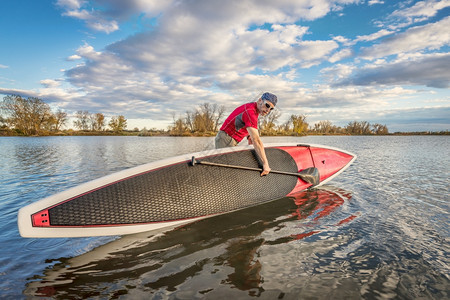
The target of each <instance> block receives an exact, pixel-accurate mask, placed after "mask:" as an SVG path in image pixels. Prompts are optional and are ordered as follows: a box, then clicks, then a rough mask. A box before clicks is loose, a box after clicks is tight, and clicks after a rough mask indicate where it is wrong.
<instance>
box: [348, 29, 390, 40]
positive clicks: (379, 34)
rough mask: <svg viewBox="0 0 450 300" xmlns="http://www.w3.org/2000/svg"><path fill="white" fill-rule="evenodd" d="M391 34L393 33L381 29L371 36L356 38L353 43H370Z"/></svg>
mask: <svg viewBox="0 0 450 300" xmlns="http://www.w3.org/2000/svg"><path fill="white" fill-rule="evenodd" d="M393 33H394V32H393V31H390V30H386V29H381V30H380V31H378V32H375V33H373V34H369V35H360V36H357V37H356V39H355V41H354V42H370V41H374V40H377V39H379V38H382V37H385V36H388V35H391V34H393Z"/></svg>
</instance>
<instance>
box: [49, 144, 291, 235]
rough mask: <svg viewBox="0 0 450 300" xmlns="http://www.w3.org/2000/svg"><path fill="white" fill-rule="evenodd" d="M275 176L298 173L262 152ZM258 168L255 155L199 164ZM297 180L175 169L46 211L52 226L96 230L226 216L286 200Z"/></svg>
mask: <svg viewBox="0 0 450 300" xmlns="http://www.w3.org/2000/svg"><path fill="white" fill-rule="evenodd" d="M266 154H267V157H268V159H269V164H270V167H271V168H272V169H273V170H279V171H286V172H297V171H298V170H297V164H296V162H295V161H294V159H293V158H292V157H291V156H290V155H289V154H288V153H287V152H285V151H283V150H281V149H270V148H269V149H266ZM200 159H201V160H204V161H210V162H215V163H222V164H233V165H241V166H246V167H259V165H258V162H257V160H256V158H255V155H254V151H252V150H245V151H239V152H231V153H227V154H221V155H217V156H212V157H207V158H200ZM297 180H298V178H297V177H295V176H289V175H278V174H273V173H271V174H269V175H268V176H264V177H261V176H260V173H259V172H257V171H249V170H236V169H230V168H225V167H216V166H205V165H195V166H191V165H190V161H186V162H182V163H177V164H174V165H171V166H168V167H164V168H161V169H158V170H155V171H150V172H147V173H143V174H140V175H137V176H134V177H131V178H128V179H125V180H122V181H119V182H116V183H114V184H111V185H109V186H105V187H103V188H100V189H98V190H95V191H92V192H89V193H87V194H84V195H82V196H79V197H76V198H74V199H72V200H70V201H67V202H65V203H62V204H60V205H57V206H55V207H53V208H51V209H50V210H49V217H50V225H51V226H99V225H120V224H139V223H151V222H161V221H171V220H179V219H186V218H193V217H199V216H206V215H212V214H217V213H224V212H228V211H233V210H236V209H241V208H245V207H249V206H253V205H257V204H260V203H264V202H267V201H270V200H274V199H279V198H281V197H284V196H285V195H286V194H288V193H289V192H290V191H291V190H292V189H293V188H294V187H295V185H296V183H297Z"/></svg>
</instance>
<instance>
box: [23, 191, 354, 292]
mask: <svg viewBox="0 0 450 300" xmlns="http://www.w3.org/2000/svg"><path fill="white" fill-rule="evenodd" d="M351 197H352V196H351V194H350V192H348V191H344V190H341V189H337V188H333V187H330V186H328V187H326V188H321V189H315V190H310V191H304V192H301V193H298V194H297V195H295V196H294V197H289V198H282V199H279V200H276V201H273V202H270V203H266V204H263V205H259V206H256V207H251V208H248V209H244V210H241V211H238V212H234V213H230V214H225V215H222V216H217V217H213V218H209V219H205V220H202V221H199V222H196V223H192V224H189V225H185V226H183V227H179V228H177V229H175V230H172V231H168V232H166V233H164V234H157V235H152V236H148V235H149V233H147V234H146V233H141V234H137V235H130V236H124V237H122V238H120V239H118V240H116V241H113V242H111V243H109V244H106V245H103V246H100V247H98V248H96V249H94V250H92V251H90V252H88V253H85V254H83V255H80V256H78V257H74V258H60V259H58V260H57V262H56V263H55V264H54V265H53V266H52V267H50V268H48V269H47V270H45V271H44V275H43V276H35V277H34V278H32V279H30V281H29V283H28V284H27V288H26V290H25V294H26V295H31V296H48V297H50V296H53V297H59V298H86V297H98V296H101V297H118V296H120V295H128V296H135V297H145V295H147V296H149V295H152V296H158V297H159V296H167V295H171V294H173V293H176V295H177V297H178V298H191V297H202V296H208V297H211V298H212V297H214V295H222V296H224V295H229V296H232V295H235V294H236V292H237V291H241V292H242V291H244V292H245V293H247V294H248V295H251V296H258V295H260V294H261V293H263V292H264V291H265V288H264V285H265V282H267V281H269V279H270V278H264V276H263V275H262V274H263V273H264V272H263V271H264V268H266V267H269V266H268V263H265V262H264V261H265V258H264V256H265V254H264V253H265V251H266V250H265V248H267V247H270V251H275V250H276V249H278V248H279V247H272V246H274V245H283V244H289V243H290V242H294V241H295V242H296V243H299V242H300V241H298V240H299V239H305V238H307V237H311V236H313V235H315V234H317V233H320V232H322V233H323V232H326V231H327V228H335V227H336V226H339V225H342V224H345V223H346V222H349V221H351V220H352V219H354V218H355V217H356V216H355V215H351V216H348V215H347V214H345V212H342V211H339V208H340V207H342V206H343V205H344V203H345V202H346V201H348V200H350V199H351ZM270 254H271V253H269V252H268V253H267V255H268V257H270Z"/></svg>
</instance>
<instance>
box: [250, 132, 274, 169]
mask: <svg viewBox="0 0 450 300" xmlns="http://www.w3.org/2000/svg"><path fill="white" fill-rule="evenodd" d="M247 131H248V133H249V134H250V138H251V140H252V142H253V147H254V148H255V151H256V154H257V155H258V157H259V158H260V159H261V162H262V164H263V171H262V173H261V176H264V175H267V174H269V172H270V167H269V161H268V160H267V157H266V151H264V145H263V143H262V141H261V138H260V137H259V133H258V130H257V129H255V128H253V127H247Z"/></svg>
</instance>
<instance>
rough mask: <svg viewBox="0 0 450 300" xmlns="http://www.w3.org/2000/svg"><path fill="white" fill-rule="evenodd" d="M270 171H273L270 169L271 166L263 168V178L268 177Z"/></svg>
mask: <svg viewBox="0 0 450 300" xmlns="http://www.w3.org/2000/svg"><path fill="white" fill-rule="evenodd" d="M270 171H271V169H270V167H269V164H266V165H265V166H264V167H263V171H262V172H261V176H266V175H267V174H269V173H270Z"/></svg>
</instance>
